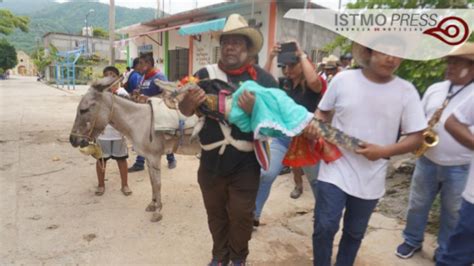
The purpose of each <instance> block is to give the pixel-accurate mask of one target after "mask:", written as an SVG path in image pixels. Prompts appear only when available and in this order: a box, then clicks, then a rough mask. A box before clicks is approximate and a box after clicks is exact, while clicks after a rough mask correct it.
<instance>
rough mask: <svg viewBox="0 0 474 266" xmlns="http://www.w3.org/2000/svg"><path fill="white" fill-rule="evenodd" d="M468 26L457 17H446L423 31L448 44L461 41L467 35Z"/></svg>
mask: <svg viewBox="0 0 474 266" xmlns="http://www.w3.org/2000/svg"><path fill="white" fill-rule="evenodd" d="M469 32H470V31H469V26H468V25H467V23H466V21H464V20H463V19H461V18H459V17H454V16H451V17H447V18H444V19H443V20H441V21H440V22H439V24H438V25H437V26H436V27H434V28H430V29H427V30H425V31H423V33H424V34H428V35H431V36H433V37H435V38H437V39H438V40H441V41H442V42H444V43H446V44H449V45H458V44H461V43H463V42H464V41H465V40H466V39H467V37H469Z"/></svg>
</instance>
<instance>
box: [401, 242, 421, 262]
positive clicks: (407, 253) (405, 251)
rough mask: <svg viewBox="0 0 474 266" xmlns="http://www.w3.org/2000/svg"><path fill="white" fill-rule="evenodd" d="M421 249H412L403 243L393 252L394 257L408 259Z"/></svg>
mask: <svg viewBox="0 0 474 266" xmlns="http://www.w3.org/2000/svg"><path fill="white" fill-rule="evenodd" d="M420 250H421V247H417V248H416V247H413V246H411V245H408V244H407V243H406V242H403V244H401V245H400V246H398V248H397V251H396V252H395V255H397V256H398V257H400V258H402V259H408V258H411V257H412V256H413V255H414V254H415V253H416V252H418V251H420Z"/></svg>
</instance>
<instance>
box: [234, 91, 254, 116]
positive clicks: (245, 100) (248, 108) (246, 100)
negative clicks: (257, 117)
mask: <svg viewBox="0 0 474 266" xmlns="http://www.w3.org/2000/svg"><path fill="white" fill-rule="evenodd" d="M238 104H239V107H240V108H242V110H244V112H246V113H247V114H250V113H252V110H253V105H254V104H255V94H253V93H252V92H249V91H247V90H244V92H242V94H240V96H239V100H238Z"/></svg>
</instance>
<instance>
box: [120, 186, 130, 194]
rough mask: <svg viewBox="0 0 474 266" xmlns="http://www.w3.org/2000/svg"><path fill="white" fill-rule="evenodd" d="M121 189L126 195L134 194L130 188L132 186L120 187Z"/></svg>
mask: <svg viewBox="0 0 474 266" xmlns="http://www.w3.org/2000/svg"><path fill="white" fill-rule="evenodd" d="M120 191H122V193H123V194H124V195H125V196H129V195H131V194H132V191H131V190H130V188H129V187H128V186H126V187H122V188H121V189H120Z"/></svg>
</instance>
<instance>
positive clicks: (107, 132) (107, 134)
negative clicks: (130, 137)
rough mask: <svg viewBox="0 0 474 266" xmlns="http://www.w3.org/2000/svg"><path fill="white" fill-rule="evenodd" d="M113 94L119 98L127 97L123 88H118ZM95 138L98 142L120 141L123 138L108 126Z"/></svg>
mask: <svg viewBox="0 0 474 266" xmlns="http://www.w3.org/2000/svg"><path fill="white" fill-rule="evenodd" d="M115 93H116V94H117V95H120V96H125V97H128V93H127V91H126V90H125V89H124V88H118V89H117V90H116V91H115ZM97 138H98V139H100V140H121V139H122V138H123V136H122V134H120V132H118V131H117V129H115V128H114V127H113V126H111V125H110V124H109V125H106V126H105V129H104V131H103V132H102V133H101V134H100V135H99V136H98V137H97Z"/></svg>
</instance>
